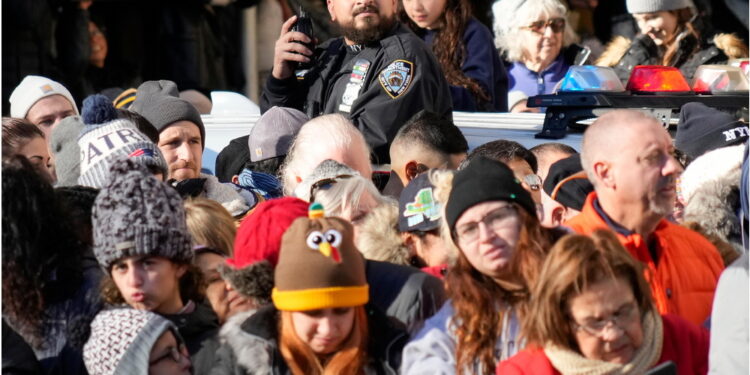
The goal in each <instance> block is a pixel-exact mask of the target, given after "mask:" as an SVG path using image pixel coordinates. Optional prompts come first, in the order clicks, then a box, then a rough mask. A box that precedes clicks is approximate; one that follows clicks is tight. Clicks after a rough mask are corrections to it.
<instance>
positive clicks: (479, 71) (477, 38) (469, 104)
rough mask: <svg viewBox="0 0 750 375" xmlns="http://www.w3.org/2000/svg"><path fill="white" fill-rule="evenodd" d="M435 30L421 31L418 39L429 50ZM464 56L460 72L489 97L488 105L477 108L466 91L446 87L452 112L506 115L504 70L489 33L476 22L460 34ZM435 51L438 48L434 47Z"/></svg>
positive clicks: (506, 78)
mask: <svg viewBox="0 0 750 375" xmlns="http://www.w3.org/2000/svg"><path fill="white" fill-rule="evenodd" d="M436 33H437V31H436V30H424V34H423V35H422V39H424V41H425V43H427V45H429V46H432V41H433V39H434V38H435V34H436ZM463 41H464V46H466V55H465V56H464V62H463V65H462V66H461V70H462V71H463V72H464V74H465V75H466V76H467V77H469V78H472V79H474V80H475V81H477V83H479V85H480V86H482V88H483V89H484V91H485V92H486V93H487V94H488V95H489V96H490V98H491V102H490V103H488V104H487V105H485V106H483V108H479V106H477V103H476V100H475V99H474V96H473V95H472V94H471V91H469V90H468V89H467V88H464V87H461V86H454V85H450V90H451V96H452V97H453V110H454V111H467V112H477V111H486V112H507V111H508V105H507V103H508V99H507V95H508V73H507V71H506V70H505V65H503V63H502V60H500V54H499V53H498V52H497V50H496V49H495V42H494V41H493V39H492V33H491V32H490V30H489V29H488V28H487V27H486V26H484V25H483V24H482V23H481V22H479V21H478V20H477V19H476V18H473V17H472V18H471V19H470V20H469V23H468V24H467V25H466V31H464V40H463ZM438 47H439V46H438Z"/></svg>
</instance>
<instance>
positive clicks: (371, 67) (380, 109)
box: [260, 22, 452, 164]
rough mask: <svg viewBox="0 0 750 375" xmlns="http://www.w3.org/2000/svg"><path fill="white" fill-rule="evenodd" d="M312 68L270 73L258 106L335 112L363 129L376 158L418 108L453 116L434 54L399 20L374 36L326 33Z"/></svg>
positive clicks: (382, 157) (385, 157) (382, 158)
mask: <svg viewBox="0 0 750 375" xmlns="http://www.w3.org/2000/svg"><path fill="white" fill-rule="evenodd" d="M313 55H314V56H313V57H312V61H311V64H312V68H310V69H309V70H305V71H298V74H299V77H296V76H294V75H292V76H291V77H288V78H286V79H283V80H279V79H276V78H274V77H273V75H270V76H269V77H268V81H267V82H266V85H265V87H264V88H263V95H262V96H261V105H260V107H261V111H262V112H265V111H267V110H269V109H270V108H271V107H273V106H280V107H290V108H296V109H299V110H301V111H302V112H305V113H306V114H307V116H308V117H310V118H314V117H318V116H320V115H323V114H330V113H339V114H342V115H344V116H346V117H348V118H349V120H351V121H352V123H353V124H354V125H355V126H356V127H357V128H358V129H359V130H361V131H362V134H363V135H364V137H365V140H367V144H368V145H369V146H370V148H371V149H372V151H373V153H374V154H375V157H376V164H385V163H388V162H390V155H389V153H388V148H389V147H390V144H391V142H392V141H393V138H394V137H395V136H396V132H397V131H398V129H399V128H400V127H401V126H402V125H403V124H404V123H405V122H406V121H407V120H408V119H409V118H411V117H412V116H413V115H414V114H416V113H417V112H419V111H420V110H423V109H425V110H428V111H432V112H435V113H437V114H439V115H443V116H446V117H448V118H451V117H452V110H451V109H452V104H451V96H450V95H451V94H450V89H449V88H448V82H447V81H446V80H445V77H444V76H443V73H442V71H441V69H440V65H439V64H438V62H437V60H435V56H434V55H433V54H432V52H431V51H430V50H429V49H428V47H427V46H426V45H425V44H424V42H423V41H422V40H421V39H419V38H418V37H417V36H416V35H414V33H412V32H411V31H410V30H408V29H407V28H406V27H405V26H403V25H401V24H400V23H398V22H397V23H396V25H395V26H394V27H393V29H392V30H390V31H389V32H387V33H386V34H385V36H384V37H383V38H382V39H380V40H379V41H377V42H373V43H370V44H368V45H355V46H347V45H346V43H345V42H344V38H343V37H340V38H336V39H330V40H328V41H327V42H325V43H323V44H321V45H318V46H316V47H315V48H314V49H313Z"/></svg>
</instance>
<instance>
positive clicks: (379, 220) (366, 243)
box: [355, 203, 409, 266]
mask: <svg viewBox="0 0 750 375" xmlns="http://www.w3.org/2000/svg"><path fill="white" fill-rule="evenodd" d="M355 241H356V243H357V248H358V249H359V251H360V252H361V253H362V255H364V257H365V258H367V259H371V260H379V261H382V262H390V263H395V264H401V265H404V266H408V265H409V249H408V248H407V247H406V245H404V241H403V240H402V239H401V233H399V231H398V206H396V205H393V204H389V203H385V204H381V205H380V206H378V207H376V208H375V209H374V210H372V212H370V214H369V215H367V217H366V218H365V220H364V222H363V223H362V226H360V228H359V232H358V233H357V238H356V239H355Z"/></svg>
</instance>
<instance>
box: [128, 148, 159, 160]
mask: <svg viewBox="0 0 750 375" xmlns="http://www.w3.org/2000/svg"><path fill="white" fill-rule="evenodd" d="M136 156H148V157H151V158H153V157H154V150H150V149H147V148H139V149H137V150H135V151H133V152H131V153H130V155H128V157H130V158H132V157H136Z"/></svg>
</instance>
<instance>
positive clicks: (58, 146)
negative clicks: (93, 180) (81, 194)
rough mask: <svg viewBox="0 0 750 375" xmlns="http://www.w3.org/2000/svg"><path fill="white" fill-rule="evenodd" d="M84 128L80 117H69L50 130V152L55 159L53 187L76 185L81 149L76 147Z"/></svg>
mask: <svg viewBox="0 0 750 375" xmlns="http://www.w3.org/2000/svg"><path fill="white" fill-rule="evenodd" d="M83 128H84V124H83V121H82V120H81V117H80V116H69V117H66V118H64V119H62V121H60V123H59V124H57V126H55V127H54V128H52V134H51V135H50V141H49V144H50V151H51V152H52V157H53V158H54V159H55V173H56V174H57V184H56V185H55V186H74V185H78V176H79V175H80V174H81V149H80V148H79V147H78V136H79V135H80V134H81V131H82V130H83Z"/></svg>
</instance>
